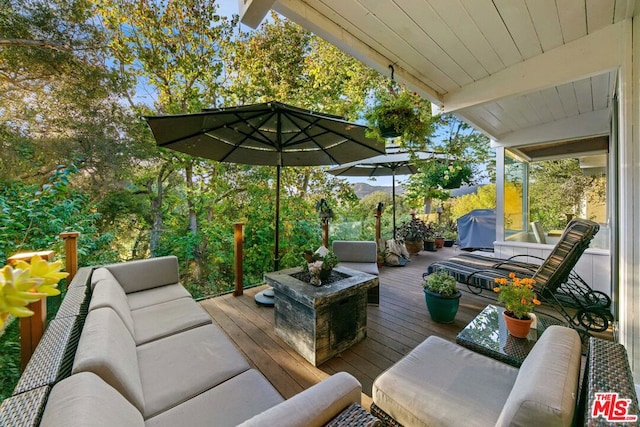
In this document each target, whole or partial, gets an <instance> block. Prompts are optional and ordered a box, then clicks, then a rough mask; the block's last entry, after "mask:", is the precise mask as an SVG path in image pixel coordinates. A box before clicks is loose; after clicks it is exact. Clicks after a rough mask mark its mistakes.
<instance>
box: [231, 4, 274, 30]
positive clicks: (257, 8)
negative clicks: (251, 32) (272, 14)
mask: <svg viewBox="0 0 640 427" xmlns="http://www.w3.org/2000/svg"><path fill="white" fill-rule="evenodd" d="M275 2H276V0H238V12H239V13H238V14H239V15H240V22H242V23H243V24H244V25H248V26H249V27H251V28H258V25H260V23H261V22H262V20H263V19H264V17H265V16H267V13H269V10H271V7H272V6H273V4H274V3H275Z"/></svg>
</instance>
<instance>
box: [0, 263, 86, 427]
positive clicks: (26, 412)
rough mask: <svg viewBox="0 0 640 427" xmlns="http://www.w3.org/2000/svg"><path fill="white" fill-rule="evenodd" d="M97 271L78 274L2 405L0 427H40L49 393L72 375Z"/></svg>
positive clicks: (84, 268)
mask: <svg viewBox="0 0 640 427" xmlns="http://www.w3.org/2000/svg"><path fill="white" fill-rule="evenodd" d="M92 271H93V268H91V267H83V268H80V269H79V270H78V272H77V273H76V275H75V277H74V278H73V280H72V281H71V282H70V283H69V286H68V287H67V292H66V294H65V297H64V299H63V300H62V304H61V305H60V308H59V309H58V312H57V313H56V316H55V318H54V319H52V320H51V321H50V322H49V325H48V326H47V329H46V331H45V333H44V335H43V336H42V339H41V340H40V343H39V344H38V346H37V347H36V350H35V352H34V353H33V355H32V356H31V359H30V360H29V363H28V364H27V367H26V368H25V370H24V372H23V373H22V376H21V377H20V380H19V381H18V384H17V385H16V387H15V389H14V390H13V393H12V395H11V396H10V397H9V398H7V399H5V400H4V401H3V402H2V405H0V425H1V426H15V427H31V426H34V427H35V426H37V425H39V424H40V419H41V417H42V412H43V411H44V407H45V405H46V403H47V399H48V397H49V393H50V392H51V389H52V388H53V386H54V385H55V384H56V383H57V382H58V381H60V380H62V379H64V378H66V377H68V376H69V375H71V368H72V365H73V359H74V356H75V353H76V349H77V347H78V341H79V340H80V333H81V331H82V327H83V325H84V319H85V317H86V316H87V311H88V308H89V301H90V299H91V294H90V289H91V287H90V286H89V281H90V280H91V273H92Z"/></svg>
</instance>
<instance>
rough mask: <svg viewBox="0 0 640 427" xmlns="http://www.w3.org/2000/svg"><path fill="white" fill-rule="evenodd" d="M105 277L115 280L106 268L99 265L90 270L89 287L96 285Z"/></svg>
mask: <svg viewBox="0 0 640 427" xmlns="http://www.w3.org/2000/svg"><path fill="white" fill-rule="evenodd" d="M105 279H107V280H113V281H115V282H117V280H116V278H115V277H113V274H111V272H110V271H109V270H108V269H106V268H104V267H100V268H96V269H95V270H93V271H92V272H91V289H93V288H94V287H95V286H96V283H98V282H99V281H100V280H105Z"/></svg>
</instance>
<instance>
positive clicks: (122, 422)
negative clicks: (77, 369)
mask: <svg viewBox="0 0 640 427" xmlns="http://www.w3.org/2000/svg"><path fill="white" fill-rule="evenodd" d="M40 426H41V427H72V426H94V427H113V426H128V427H144V420H143V419H142V414H141V413H140V412H139V411H138V410H137V409H136V408H135V407H134V406H133V405H132V404H131V403H129V402H128V401H127V399H125V398H124V397H123V396H122V395H121V394H120V393H118V392H117V391H116V390H115V389H114V388H113V387H111V386H110V385H109V384H107V383H105V382H104V381H103V380H102V379H101V378H100V377H98V376H97V375H95V374H92V373H90V372H82V373H79V374H76V375H72V376H70V377H69V378H65V379H64V380H63V381H61V382H59V383H58V384H56V385H55V387H53V389H52V390H51V394H50V395H49V399H48V401H47V406H46V407H45V410H44V414H43V415H42V421H41V422H40Z"/></svg>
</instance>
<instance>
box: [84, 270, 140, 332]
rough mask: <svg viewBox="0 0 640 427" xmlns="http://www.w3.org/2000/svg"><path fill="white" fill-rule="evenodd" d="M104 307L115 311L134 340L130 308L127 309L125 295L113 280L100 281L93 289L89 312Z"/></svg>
mask: <svg viewBox="0 0 640 427" xmlns="http://www.w3.org/2000/svg"><path fill="white" fill-rule="evenodd" d="M104 307H109V308H111V309H112V310H113V311H115V312H116V313H117V314H118V316H120V319H121V320H122V323H124V325H125V326H126V327H127V329H128V330H129V333H130V334H131V336H132V337H133V338H135V335H134V331H135V330H134V328H133V317H131V308H129V302H128V301H127V295H126V294H125V293H124V289H122V286H120V284H119V283H118V282H116V280H115V279H103V280H100V281H99V282H98V283H96V284H95V286H94V288H93V294H92V295H91V302H90V303H89V311H92V310H96V309H98V308H104Z"/></svg>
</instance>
